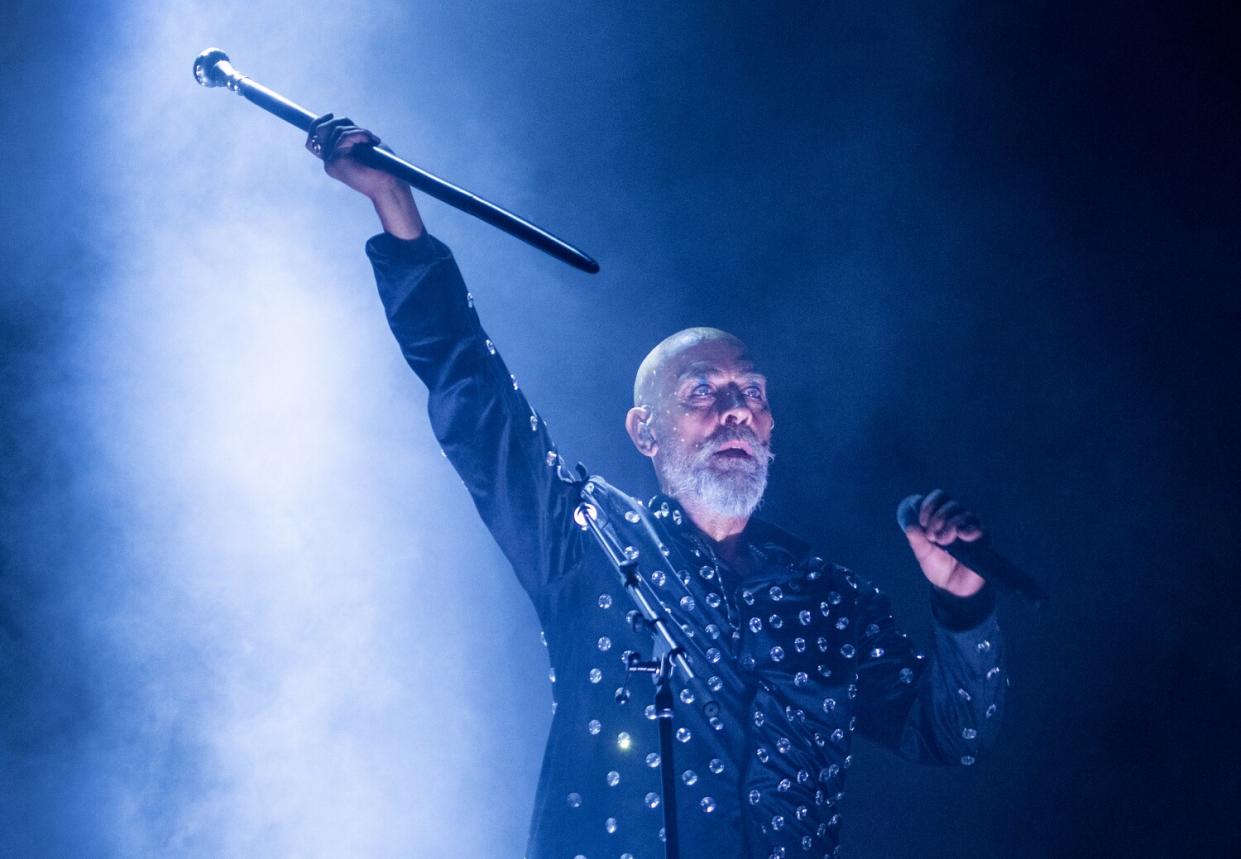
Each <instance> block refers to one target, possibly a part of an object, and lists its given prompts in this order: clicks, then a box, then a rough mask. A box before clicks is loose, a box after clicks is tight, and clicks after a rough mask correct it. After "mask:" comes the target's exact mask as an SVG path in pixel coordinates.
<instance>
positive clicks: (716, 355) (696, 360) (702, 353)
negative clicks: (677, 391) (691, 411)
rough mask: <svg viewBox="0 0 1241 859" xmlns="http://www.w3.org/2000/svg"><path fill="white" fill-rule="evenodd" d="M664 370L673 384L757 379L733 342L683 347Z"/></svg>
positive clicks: (745, 355) (739, 346) (746, 355)
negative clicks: (712, 378)
mask: <svg viewBox="0 0 1241 859" xmlns="http://www.w3.org/2000/svg"><path fill="white" fill-rule="evenodd" d="M663 369H664V372H665V373H666V374H667V375H668V376H669V377H670V378H671V380H673V381H681V380H683V379H687V378H694V377H698V376H711V375H724V376H734V375H737V376H740V375H754V376H757V375H760V374H759V373H758V371H757V369H756V368H755V366H754V361H753V359H752V358H751V357H750V355H749V353H748V352H747V351H746V348H745V346H744V345H743V344H741V343H738V342H736V341H733V340H707V341H702V342H699V343H695V344H693V345H690V346H686V347H685V348H683V349H680V350H678V351H676V352H674V353H673V354H671V355H669V356H668V359H667V361H666V362H665V364H664V367H663Z"/></svg>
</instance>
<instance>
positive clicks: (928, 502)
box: [918, 489, 945, 530]
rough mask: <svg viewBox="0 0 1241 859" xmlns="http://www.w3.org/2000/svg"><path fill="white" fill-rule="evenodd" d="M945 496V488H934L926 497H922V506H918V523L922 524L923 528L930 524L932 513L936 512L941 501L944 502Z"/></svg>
mask: <svg viewBox="0 0 1241 859" xmlns="http://www.w3.org/2000/svg"><path fill="white" fill-rule="evenodd" d="M944 498H945V494H944V490H942V489H932V490H931V491H930V492H928V493H927V495H926V497H925V498H923V499H922V506H920V507H919V508H918V524H919V525H921V526H922V529H923V530H926V528H927V525H928V524H930V521H931V514H932V513H934V512H935V509H936V508H937V507H939V505H940V504H941V503H943V500H944Z"/></svg>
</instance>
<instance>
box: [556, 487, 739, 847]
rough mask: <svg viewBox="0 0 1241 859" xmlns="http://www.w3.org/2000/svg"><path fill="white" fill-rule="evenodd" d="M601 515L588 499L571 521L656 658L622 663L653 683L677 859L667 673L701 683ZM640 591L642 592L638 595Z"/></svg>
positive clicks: (625, 694) (621, 697) (667, 835)
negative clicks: (603, 560)
mask: <svg viewBox="0 0 1241 859" xmlns="http://www.w3.org/2000/svg"><path fill="white" fill-rule="evenodd" d="M593 491H594V484H592V483H590V482H587V483H586V485H585V487H584V488H583V490H582V493H583V496H584V497H586V498H587V499H589V498H590V495H591V493H592V492H593ZM602 517H603V514H602V513H601V512H600V510H599V507H598V506H597V505H596V504H594V503H592V502H591V501H590V500H587V501H584V502H583V503H582V504H580V505H578V507H577V509H576V510H575V511H574V513H573V520H574V521H575V522H576V523H577V524H578V526H579V527H581V528H582V530H584V531H589V532H590V534H591V536H593V537H594V538H595V540H596V542H598V543H599V546H600V547H601V548H602V549H603V553H604V555H606V556H607V558H608V560H609V561H611V562H612V566H613V567H615V568H616V572H617V575H618V576H619V577H620V582H621V585H622V587H624V589H625V592H626V593H627V594H629V597H630V599H632V600H633V602H634V605H636V606H637V611H631V612H630V613H629V620H630V623H631V625H632V626H633V628H634V629H635V630H638V629H646V630H648V631H649V632H650V633H651V635H652V637H653V638H654V646H655V648H656V651H657V652H658V653H659V658H658V659H657V660H655V661H651V662H644V661H642V660H641V659H639V658H638V657H637V655H631V656H630V657H629V659H628V661H627V667H628V669H629V673H630V675H632V674H651V675H653V677H652V679H653V680H654V683H655V717H656V719H658V720H659V766H660V777H661V782H662V789H663V803H664V856H665V859H680V843H679V841H678V830H677V803H676V767H675V765H674V763H673V733H672V718H673V707H674V702H675V698H674V696H673V694H672V673H673V671H674V670H677V669H680V671H681V673H682V674H683V675H684V677H685V680H686V685H687V686H690V685H694V686H697V687H699V688H700V689H701V690H702V691H703V692H704V693H705V692H706V688H705V687H706V684H704V683H702V682H701V680H700V679H699V678H698V676H697V674H695V673H694V669H693V668H692V667H691V666H690V663H689V660H688V659H687V658H686V656H685V649H684V648H683V647H681V645H680V644H679V643H678V641H677V636H678V635H679V634H680V632H681V631H680V629H677V630H676V632H673V626H672V625H670V624H669V623H668V621H667V619H666V617H665V615H664V614H662V613H660V612H659V611H658V609H657V608H656V606H657V605H658V600H657V599H656V600H654V601H652V599H650V598H649V597H648V596H647V593H646V590H649V589H650V586H649V585H647V584H646V582H645V581H644V580H643V579H642V577H641V576H640V575H639V574H638V562H637V561H636V560H635V559H634V558H632V557H629V554H628V553H626V552H625V549H624V548H623V547H621V546H620V545H619V544H618V543H617V542H616V540H615V539H614V538H613V535H611V534H609V533H608V532H607V531H606V530H605V529H604V524H606V519H605V520H604V522H603V523H601V522H600V519H601V518H602ZM644 588H645V589H646V590H644ZM627 687H628V680H626V687H625V688H622V689H621V690H620V691H618V692H617V695H616V699H617V703H618V704H623V703H625V701H626V700H628V698H629V690H628V688H627ZM699 700H701V701H703V702H704V703H703V713H704V714H705V715H706V717H707V720H708V722H709V723H710V724H711V726H712V727H713V728H716V730H719V728H720V727H722V725H721V723H720V718H719V711H720V705H719V704H718V703H717V702H716V701H715V700H714V699H713V698H712V697H711V695H709V694H704V695H703V696H702V697H700V698H699Z"/></svg>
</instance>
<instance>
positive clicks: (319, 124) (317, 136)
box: [306, 113, 332, 155]
mask: <svg viewBox="0 0 1241 859" xmlns="http://www.w3.org/2000/svg"><path fill="white" fill-rule="evenodd" d="M331 120H332V114H330V113H325V114H323V116H316V117H315V118H314V119H312V120H311V121H310V127H309V128H308V129H306V148H307V149H309V150H310V151H311V152H313V153H314V154H315V155H319V154H320V153H321V152H322V151H323V141H322V132H323V126H324V125H326V124H327V123H329V122H331Z"/></svg>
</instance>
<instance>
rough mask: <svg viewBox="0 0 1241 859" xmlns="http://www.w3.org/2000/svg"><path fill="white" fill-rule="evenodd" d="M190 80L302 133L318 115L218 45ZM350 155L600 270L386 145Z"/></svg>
mask: <svg viewBox="0 0 1241 859" xmlns="http://www.w3.org/2000/svg"><path fill="white" fill-rule="evenodd" d="M194 79H195V80H196V81H198V82H199V83H200V84H202V85H203V86H205V87H218V86H222V87H226V88H228V89H230V90H232V91H233V92H235V93H237V94H238V95H240V96H243V97H244V98H245V99H246V100H247V101H249V102H250V103H252V104H255V105H257V106H259V107H261V108H263V110H265V111H267V112H268V113H270V114H273V115H275V116H278V117H280V118H281V119H283V120H284V121H285V122H287V123H290V124H291V125H296V126H297V127H298V128H300V129H301V130H302V131H309V130H310V123H311V122H312V121H314V119H315V117H316V116H317V115H318V114H314V113H311V112H310V111H308V110H306V108H304V107H302V106H301V105H299V104H297V103H295V102H292V101H290V100H289V99H287V98H285V97H284V96H282V95H281V94H280V93H278V92H276V91H275V90H272V89H269V88H267V87H265V86H263V85H262V84H261V83H259V82H258V81H255V80H252V79H250V78H248V77H246V76H245V75H243V74H241V73H240V72H238V71H237V70H236V69H235V68H233V66H232V63H230V62H229V60H228V54H226V53H224V52H223V51H221V50H220V49H219V48H208V49H207V50H205V51H203V52H202V53H201V54H199V55H198V58H197V59H195V60H194ZM353 157H354V158H356V159H358V160H359V161H361V162H362V163H363V164H365V165H366V166H368V167H374V168H375V169H377V170H382V171H384V172H385V173H388V174H390V175H392V176H395V177H396V178H398V179H400V180H402V181H404V182H407V183H409V184H410V185H412V186H413V187H415V188H417V189H418V190H419V191H422V192H423V193H424V194H427V195H428V196H431V197H434V198H435V199H437V200H439V201H441V202H444V203H447V204H448V205H450V206H452V207H453V208H455V209H460V210H461V211H463V212H466V213H467V214H470V215H473V216H474V217H476V218H478V219H479V220H481V221H485V222H486V223H488V224H491V226H493V227H497V228H499V229H501V230H503V231H504V232H506V233H508V234H509V235H510V236H514V237H515V238H518V239H521V240H522V241H523V242H525V243H526V244H528V245H532V246H534V247H536V248H538V249H539V250H541V251H543V252H544V253H546V254H550V255H551V256H554V257H555V258H556V259H558V260H560V261H561V262H565V263H568V264H569V265H571V266H573V267H574V268H577V269H581V270H582V271H584V272H587V273H589V274H595V273H597V272H598V271H599V263H597V262H595V261H594V260H593V259H591V258H590V257H589V256H587V255H586V254H585V253H583V252H582V251H580V250H578V249H577V248H575V247H573V245H571V244H569V243H568V242H566V241H564V240H563V239H559V238H557V237H556V236H553V235H552V234H551V233H549V232H547V231H546V230H544V229H541V228H539V227H536V226H535V225H534V224H532V223H530V222H529V221H527V220H525V219H524V218H522V217H520V216H518V215H514V214H513V213H512V212H510V211H508V210H507V209H502V208H500V207H499V206H497V205H496V204H495V203H492V202H489V201H487V200H484V199H483V198H482V197H479V196H477V195H476V194H472V193H470V192H469V191H467V190H465V189H464V188H460V187H458V186H456V185H454V184H452V183H451V182H448V181H446V180H444V179H441V178H440V177H438V176H436V175H435V174H433V173H428V172H427V171H426V170H423V169H422V168H421V167H416V166H414V165H413V164H410V163H409V162H408V161H406V160H404V159H403V158H399V157H398V156H396V155H393V154H392V153H391V152H388V151H387V150H385V149H376V148H375V147H374V146H371V145H369V144H361V145H358V146H355V147H354V148H353Z"/></svg>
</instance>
